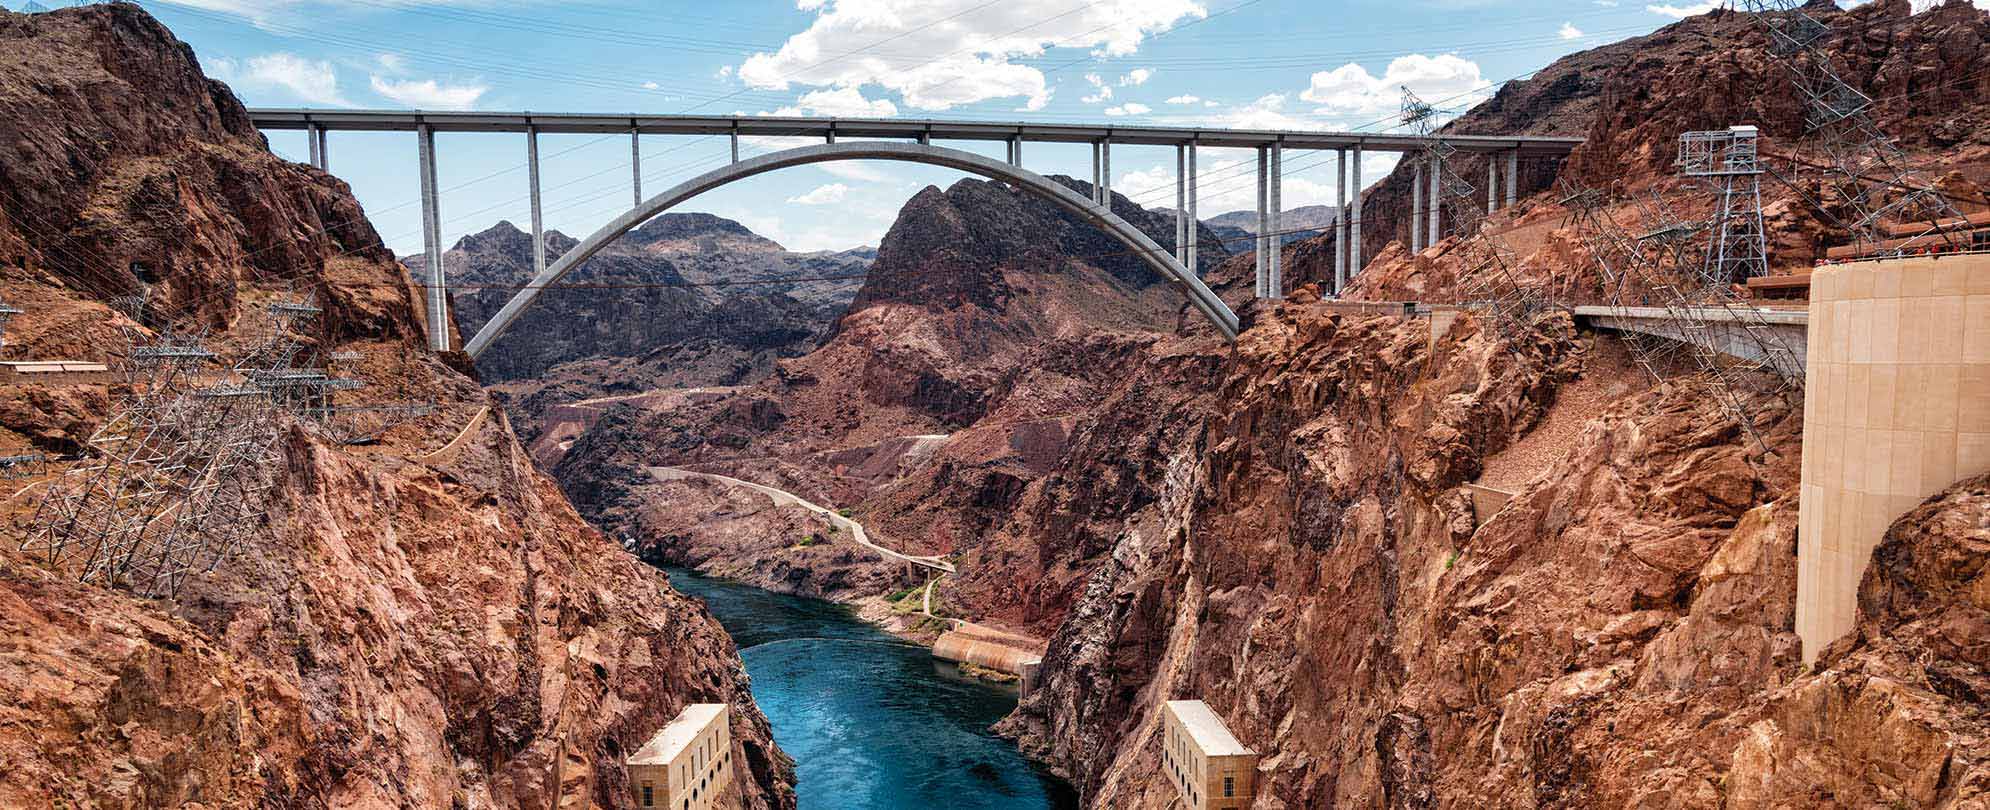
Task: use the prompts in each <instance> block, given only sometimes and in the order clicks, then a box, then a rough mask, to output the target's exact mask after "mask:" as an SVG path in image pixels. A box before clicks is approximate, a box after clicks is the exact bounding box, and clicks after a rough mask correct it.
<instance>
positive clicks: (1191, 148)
mask: <svg viewBox="0 0 1990 810" xmlns="http://www.w3.org/2000/svg"><path fill="white" fill-rule="evenodd" d="M1201 234H1202V220H1201V219H1199V218H1197V216H1196V212H1195V142H1194V141H1190V142H1189V145H1188V259H1187V260H1186V261H1183V262H1182V266H1184V267H1187V268H1188V272H1189V275H1192V276H1201V275H1202V268H1201V266H1200V265H1199V261H1200V259H1199V258H1198V257H1197V256H1196V255H1195V254H1196V242H1197V241H1198V239H1199V237H1200V236H1201Z"/></svg>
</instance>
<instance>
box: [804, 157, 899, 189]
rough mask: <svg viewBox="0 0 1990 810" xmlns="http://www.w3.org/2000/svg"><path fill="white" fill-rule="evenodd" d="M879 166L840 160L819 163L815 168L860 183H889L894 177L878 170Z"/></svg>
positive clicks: (859, 161) (858, 161)
mask: <svg viewBox="0 0 1990 810" xmlns="http://www.w3.org/2000/svg"><path fill="white" fill-rule="evenodd" d="M877 166H878V164H875V163H869V162H865V161H861V160H838V161H832V162H829V163H817V164H815V167H816V168H818V169H821V170H823V171H825V172H828V173H830V174H832V175H835V176H837V177H841V178H843V179H845V180H851V181H855V182H858V183H889V182H891V181H892V179H893V178H892V176H891V175H890V174H888V173H886V172H884V171H882V170H880V169H878V168H877Z"/></svg>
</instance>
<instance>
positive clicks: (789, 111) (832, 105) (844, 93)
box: [773, 87, 898, 118]
mask: <svg viewBox="0 0 1990 810" xmlns="http://www.w3.org/2000/svg"><path fill="white" fill-rule="evenodd" d="M773 114H774V115H783V116H788V117H799V116H807V115H823V116H830V117H835V118H890V117H892V116H894V115H897V114H898V105H896V104H893V103H891V100H890V99H882V98H881V99H878V100H876V101H872V100H870V99H867V98H864V94H863V92H862V91H859V90H858V89H857V88H855V87H839V88H836V89H834V90H812V91H809V92H807V93H803V94H802V96H801V98H798V99H795V103H794V104H792V105H790V106H787V107H782V108H780V109H778V110H775V111H774V112H773Z"/></svg>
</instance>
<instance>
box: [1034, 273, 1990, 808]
mask: <svg viewBox="0 0 1990 810" xmlns="http://www.w3.org/2000/svg"><path fill="white" fill-rule="evenodd" d="M1574 337H1575V336H1574V334H1573V333H1571V332H1569V331H1567V330H1566V328H1565V327H1562V326H1557V325H1555V324H1554V323H1553V322H1552V321H1545V322H1543V323H1542V327H1541V329H1540V331H1538V332H1537V334H1536V335H1535V337H1534V338H1533V339H1532V340H1530V341H1528V342H1526V343H1523V344H1521V345H1517V346H1516V345H1494V344H1492V343H1490V342H1488V341H1486V340H1485V339H1484V338H1483V337H1481V336H1479V335H1478V334H1477V333H1476V331H1475V330H1473V329H1472V328H1471V327H1469V326H1468V325H1464V324H1461V325H1460V326H1458V327H1454V328H1453V330H1452V332H1451V333H1450V334H1449V335H1447V336H1445V337H1442V338H1439V339H1437V340H1435V341H1434V342H1433V341H1431V339H1430V338H1429V337H1428V334H1427V332H1426V331H1425V329H1424V327H1423V326H1422V325H1421V324H1419V323H1417V322H1415V321H1401V320H1396V319H1383V318H1348V317H1343V316H1338V315H1331V314H1327V313H1324V312H1319V311H1314V310H1312V309H1309V307H1308V306H1307V305H1304V304H1297V303H1294V304H1288V305H1285V306H1282V307H1279V308H1277V309H1275V310H1271V311H1267V312H1263V313H1260V315H1259V317H1258V319H1257V324H1256V326H1255V327H1254V328H1253V329H1252V330H1251V331H1250V332H1247V333H1246V335H1245V336H1244V338H1243V339H1242V340H1241V341H1240V342H1239V344H1238V347H1237V353H1236V355H1235V357H1234V358H1232V359H1231V360H1230V361H1229V362H1227V363H1226V364H1225V365H1224V367H1223V369H1222V377H1223V382H1222V384H1221V386H1220V387H1219V388H1218V396H1220V399H1218V400H1216V401H1217V402H1220V403H1221V406H1220V407H1211V408H1210V411H1209V413H1210V416H1209V417H1208V418H1207V419H1206V421H1205V422H1204V424H1203V427H1202V428H1201V429H1200V431H1198V432H1196V433H1194V434H1192V436H1191V437H1188V438H1182V439H1178V440H1176V441H1174V442H1172V443H1171V444H1170V445H1169V446H1168V447H1166V449H1165V450H1164V451H1163V453H1162V454H1161V455H1160V456H1159V457H1158V459H1157V460H1159V461H1164V462H1165V467H1166V473H1165V475H1164V476H1161V477H1159V479H1158V480H1159V481H1160V484H1159V486H1158V488H1157V492H1158V494H1157V497H1155V498H1154V500H1153V501H1152V502H1151V504H1150V506H1148V507H1147V508H1146V509H1144V510H1142V511H1140V512H1137V513H1134V514H1132V515H1130V516H1128V517H1127V518H1126V519H1125V520H1124V521H1123V522H1122V524H1121V527H1120V528H1119V531H1118V532H1117V533H1116V534H1114V535H1112V536H1111V538H1110V540H1111V542H1110V545H1109V547H1107V548H1106V549H1105V550H1104V551H1103V553H1102V554H1100V555H1099V556H1098V557H1096V558H1095V559H1094V562H1092V563H1091V564H1090V565H1089V566H1088V571H1089V573H1088V576H1087V577H1086V578H1085V581H1084V585H1083V587H1082V589H1081V590H1080V591H1079V593H1078V598H1077V601H1076V602H1075V603H1074V604H1073V605H1072V606H1071V607H1070V609H1069V613H1068V614H1067V615H1066V617H1065V619H1064V621H1063V622H1062V623H1061V624H1060V625H1059V626H1058V628H1057V632H1056V635H1055V637H1054V639H1053V640H1052V642H1051V645H1050V653H1049V655H1048V656H1047V658H1046V660H1045V669H1044V680H1043V683H1044V684H1045V688H1044V689H1043V691H1041V692H1040V693H1039V694H1038V695H1036V696H1033V697H1031V698H1030V699H1028V700H1027V701H1025V702H1024V704H1023V705H1022V706H1021V707H1020V708H1019V709H1018V711H1017V712H1016V713H1015V714H1014V715H1012V716H1011V717H1010V718H1009V719H1008V720H1007V721H1005V724H1004V726H1003V729H1004V731H1005V732H1006V733H1009V734H1012V735H1014V736H1016V737H1017V738H1018V740H1019V741H1020V742H1021V744H1022V745H1023V746H1024V747H1025V749H1026V750H1027V751H1029V752H1030V753H1032V755H1035V756H1038V757H1041V758H1043V759H1044V760H1045V761H1046V762H1048V763H1050V764H1051V766H1052V767H1053V768H1054V769H1055V770H1057V771H1058V772H1059V773H1061V774H1064V775H1066V776H1067V777H1069V778H1070V779H1071V780H1072V781H1073V782H1074V783H1075V784H1077V785H1078V786H1079V787H1080V789H1081V790H1082V791H1083V792H1084V794H1085V803H1086V806H1088V807H1115V808H1118V807H1133V808H1160V807H1165V806H1167V805H1168V803H1169V802H1170V801H1172V799H1173V794H1172V788H1171V787H1170V785H1169V783H1168V781H1167V779H1166V777H1165V775H1164V774H1162V773H1161V772H1160V766H1159V748H1158V742H1157V740H1156V736H1157V734H1158V728H1159V719H1158V712H1157V707H1158V706H1159V705H1160V703H1161V702H1162V701H1164V700H1168V699H1178V698H1198V699H1203V700H1207V701H1209V702H1210V703H1211V705H1212V706H1213V707H1215V708H1216V709H1217V711H1218V712H1219V713H1220V714H1222V715H1223V716H1224V717H1225V719H1226V720H1227V722H1228V723H1229V724H1230V726H1231V728H1232V730H1233V731H1235V732H1237V734H1238V736H1239V737H1240V738H1241V739H1242V740H1243V741H1244V742H1245V743H1246V744H1247V745H1251V746H1253V747H1254V748H1256V749H1257V750H1258V751H1259V752H1260V753H1261V754H1262V755H1263V756H1264V760H1263V765H1262V767H1261V770H1260V773H1259V795H1260V798H1259V799H1258V801H1257V804H1256V805H1255V806H1259V807H1334V806H1388V807H1430V806H1567V807H1624V806H1669V807H1721V806H1748V807H1766V806H1775V807H1794V806H1858V807H1862V806H1888V805H1897V806H1928V807H1952V806H1973V805H1974V803H1977V802H1981V801H1983V800H1984V799H1985V797H1986V795H1990V793H1986V787H1990V782H1986V780H1985V769H1984V766H1983V764H1982V757H1981V755H1979V754H1978V753H1976V752H1977V751H1979V750H1981V748H1982V746H1981V742H1982V741H1983V739H1984V732H1985V730H1986V728H1990V726H1986V720H1990V711H1987V710H1990V691H1986V690H1985V688H1984V683H1983V672H1984V671H1985V670H1984V667H1983V650H1984V649H1990V646H1986V645H1990V622H1986V621H1985V619H1986V615H1990V614H1986V613H1985V609H1984V605H1985V603H1984V599H1983V598H1982V596H1983V588H1984V585H1983V582H1982V581H1983V579H1984V578H1985V576H1986V568H1985V566H1986V565H1990V557H1986V551H1990V545H1986V543H1990V515H1986V512H1985V510H1986V509H1990V500H1986V498H1990V493H1986V490H1985V486H1986V485H1987V484H1990V481H1986V480H1985V479H1982V478H1978V479H1975V480H1971V481H1966V482H1962V483H1960V484H1958V485H1957V486H1956V487H1954V488H1952V489H1951V490H1950V491H1949V492H1947V493H1944V494H1943V495H1941V496H1938V497H1936V498H1934V499H1931V500H1930V501H1929V502H1928V503H1927V504H1925V505H1923V506H1922V507H1921V508H1920V509H1917V510H1916V511H1915V512H1913V513H1911V514H1909V515H1908V516H1906V517H1904V518H1902V520H1901V521H1899V522H1898V523H1897V524H1896V525H1895V526H1894V527H1893V529H1892V530H1891V531H1890V532H1889V534H1888V539H1887V542H1886V544H1885V545H1884V546H1883V547H1882V548H1881V549H1880V550H1879V551H1878V552H1876V554H1875V555H1874V563H1873V567H1872V569H1870V571H1869V573H1868V574H1867V577H1866V580H1865V583H1864V584H1863V586H1862V589H1861V619H1860V624H1859V632H1858V633H1857V634H1856V635H1855V636H1851V637H1848V638H1846V639H1844V640H1842V641H1840V642H1839V644H1838V645H1837V646H1835V647H1833V648H1832V650H1830V651H1828V652H1827V654H1826V656H1825V658H1824V659H1823V660H1822V661H1821V662H1820V664H1819V666H1818V668H1816V669H1815V670H1807V669H1806V668H1805V667H1804V666H1803V665H1802V663H1801V658H1800V655H1799V644H1798V641H1797V638H1796V636H1795V634H1794V632H1793V629H1792V627H1793V618H1794V599H1795V586H1796V571H1797V560H1796V556H1795V552H1796V536H1795V535H1796V513H1797V509H1796V502H1795V499H1794V492H1795V490H1796V487H1795V483H1796V482H1795V475H1796V469H1797V464H1796V453H1797V438H1798V435H1799V432H1800V429H1801V425H1800V416H1799V415H1797V414H1795V413H1794V412H1793V411H1792V410H1791V409H1790V407H1789V406H1788V405H1787V404H1786V403H1783V402H1782V401H1780V400H1778V399H1776V398H1774V397H1760V398H1758V399H1756V400H1754V401H1752V402H1751V407H1752V408H1753V409H1754V410H1755V412H1756V413H1757V414H1758V425H1757V426H1758V429H1759V430H1761V431H1762V433H1763V436H1764V438H1765V441H1766V442H1767V447H1766V450H1767V451H1773V452H1765V448H1764V447H1763V446H1761V445H1757V444H1756V443H1755V442H1753V441H1752V440H1750V439H1748V438H1746V435H1745V434H1744V433H1742V432H1741V431H1740V429H1739V428H1738V427H1737V426H1736V425H1734V424H1733V423H1732V422H1730V421H1728V420H1726V419H1724V418H1723V417H1722V416H1721V415H1720V412H1719V410H1718V409H1717V408H1716V407H1714V406H1713V405H1712V404H1711V403H1709V402H1708V401H1707V400H1706V398H1705V397H1703V396H1701V395H1700V394H1699V393H1698V392H1697V390H1696V389H1694V388H1693V387H1691V386H1690V385H1687V384H1684V383H1681V384H1677V385H1675V386H1669V387H1666V388H1660V389H1653V390H1645V391H1638V390H1633V391H1631V392H1629V393H1626V394H1623V395H1621V396H1614V397H1611V398H1608V399H1605V400H1602V401H1600V402H1590V401H1588V400H1587V399H1585V398H1584V397H1581V396H1577V395H1574V394H1571V392H1573V391H1576V390H1577V389H1578V388H1580V387H1581V386H1582V384H1583V381H1584V380H1585V379H1587V378H1589V377H1591V376H1597V377H1600V378H1603V379H1617V378H1619V377H1621V376H1622V375H1625V374H1628V373H1635V372H1632V371H1630V370H1629V369H1627V368H1625V367H1624V365H1623V362H1622V361H1621V359H1619V360H1614V361H1613V360H1611V359H1610V357H1609V353H1608V352H1602V351H1600V350H1599V348H1598V347H1596V346H1589V347H1585V346H1584V345H1583V343H1581V342H1578V341H1576V340H1575V339H1574ZM1571 408H1583V409H1593V410H1589V411H1586V412H1583V413H1579V414H1575V416H1576V422H1577V423H1578V424H1580V425H1582V427H1581V429H1580V430H1579V431H1577V432H1576V433H1574V434H1573V435H1572V437H1571V438H1570V439H1569V440H1567V441H1566V442H1565V443H1563V444H1561V445H1560V446H1556V447H1553V448H1552V451H1553V452H1550V453H1547V454H1544V455H1541V456H1540V460H1539V461H1538V462H1537V466H1535V467H1534V468H1533V469H1532V471H1531V474H1530V475H1528V476H1526V478H1527V482H1526V483H1525V484H1524V485H1523V486H1520V487H1518V494H1517V495H1515V497H1514V498H1513V499H1512V500H1511V501H1510V502H1509V503H1508V504H1507V505H1506V506H1505V508H1504V509H1502V510H1500V511H1499V512H1497V514H1495V515H1492V516H1491V517H1490V518H1489V519H1487V520H1486V521H1485V522H1484V523H1483V524H1482V525H1475V521H1474V518H1473V514H1472V511H1471V509H1470V507H1469V505H1468V503H1467V502H1466V501H1465V500H1464V498H1463V497H1462V496H1461V495H1460V493H1459V492H1458V490H1457V489H1456V487H1457V485H1458V484H1460V483H1464V482H1467V481H1471V480H1473V479H1474V478H1477V477H1478V476H1479V475H1480V473H1481V471H1482V470H1486V469H1493V468H1499V469H1502V470H1505V469H1507V468H1509V467H1510V466H1511V464H1512V455H1511V454H1513V453H1526V454H1532V453H1534V448H1533V447H1532V446H1530V445H1523V444H1514V443H1513V441H1514V440H1515V439H1518V438H1520V437H1522V436H1524V435H1526V434H1528V433H1529V432H1530V431H1534V430H1542V429H1546V428H1544V427H1541V425H1545V424H1550V423H1557V422H1560V421H1561V420H1563V419H1565V418H1567V417H1568V416H1570V414H1569V413H1566V411H1567V410H1568V409H1571ZM1510 444H1511V445H1512V446H1511V447H1509V445H1510ZM1069 463H1070V465H1071V467H1072V468H1073V469H1083V468H1085V467H1086V466H1092V467H1095V468H1099V469H1109V468H1111V467H1113V466H1116V465H1118V464H1121V463H1123V462H1120V461H1119V460H1117V459H1112V460H1108V459H1105V458H1093V459H1088V460H1077V459H1073V460H1071V461H1070V462H1069ZM1052 536H1055V533H1054V532H1052V531H1046V532H1044V533H1043V534H1042V535H1040V536H1038V537H1037V538H1036V542H1037V543H1038V544H1039V545H1041V546H1046V547H1047V546H1050V545H1053V543H1052V542H1051V541H1050V538H1051V537H1052Z"/></svg>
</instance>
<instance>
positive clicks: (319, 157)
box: [304, 124, 325, 169]
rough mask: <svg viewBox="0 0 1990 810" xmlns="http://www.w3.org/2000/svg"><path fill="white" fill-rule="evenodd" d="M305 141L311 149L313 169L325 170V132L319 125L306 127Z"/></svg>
mask: <svg viewBox="0 0 1990 810" xmlns="http://www.w3.org/2000/svg"><path fill="white" fill-rule="evenodd" d="M304 140H305V141H308V142H309V144H308V145H309V146H310V147H311V167H312V168H315V169H323V168H325V130H324V128H323V127H320V126H318V125H317V124H310V125H307V126H306V127H304Z"/></svg>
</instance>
